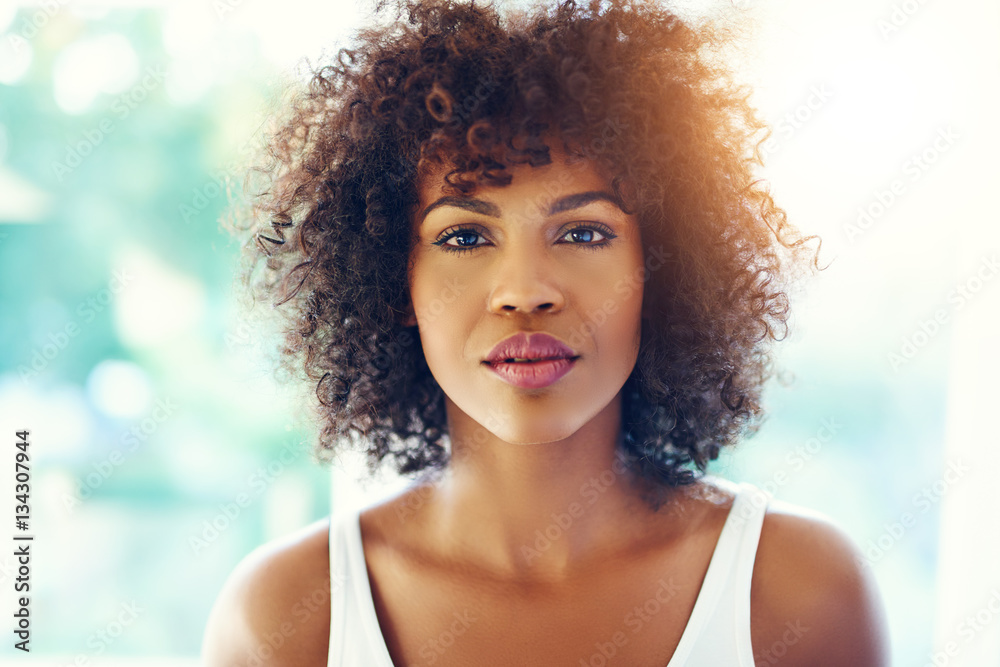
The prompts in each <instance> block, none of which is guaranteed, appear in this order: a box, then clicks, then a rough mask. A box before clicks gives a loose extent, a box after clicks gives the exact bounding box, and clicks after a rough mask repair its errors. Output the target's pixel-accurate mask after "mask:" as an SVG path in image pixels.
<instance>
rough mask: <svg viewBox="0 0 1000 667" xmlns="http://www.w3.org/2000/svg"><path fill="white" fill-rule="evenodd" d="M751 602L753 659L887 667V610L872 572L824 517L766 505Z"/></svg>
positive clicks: (782, 505) (777, 503)
mask: <svg viewBox="0 0 1000 667" xmlns="http://www.w3.org/2000/svg"><path fill="white" fill-rule="evenodd" d="M751 600H752V607H753V610H752V626H753V635H754V653H755V655H762V656H763V655H764V653H765V652H770V654H771V655H773V656H774V658H775V659H776V658H777V657H781V664H782V665H788V666H794V665H816V664H823V665H830V666H837V665H845V666H846V665H850V666H851V667H884V666H885V665H888V664H889V647H888V629H887V621H886V616H885V609H884V605H883V602H882V598H881V596H880V594H879V591H878V588H877V585H876V583H875V579H874V576H873V573H872V570H871V568H870V566H869V565H868V564H867V561H866V560H865V559H864V557H863V555H862V554H861V552H860V550H859V549H858V547H857V546H856V545H855V544H854V542H853V541H852V540H851V538H850V537H849V536H848V535H847V534H846V533H845V532H844V530H843V529H842V528H841V527H840V526H838V525H837V524H836V523H835V522H834V521H833V520H832V519H831V518H829V517H828V516H826V515H824V514H822V513H819V512H815V511H813V510H809V509H805V508H803V507H799V506H797V505H793V504H790V503H786V502H782V501H778V500H771V502H770V503H769V505H768V509H767V513H766V514H765V516H764V522H763V526H762V528H761V534H760V542H759V544H758V547H757V556H756V559H755V562H754V570H753V579H752V583H751ZM764 657H765V658H766V656H764Z"/></svg>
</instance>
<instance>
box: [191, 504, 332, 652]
mask: <svg viewBox="0 0 1000 667" xmlns="http://www.w3.org/2000/svg"><path fill="white" fill-rule="evenodd" d="M329 526H330V522H329V519H328V518H327V519H321V520H319V521H316V522H314V523H312V524H310V525H308V526H306V527H304V528H302V529H300V530H298V531H296V532H294V533H292V534H290V535H288V536H286V537H282V538H280V539H277V540H273V541H271V542H268V543H267V544H263V545H261V546H259V547H257V548H256V549H254V550H253V551H252V552H251V553H250V554H248V555H247V556H246V557H245V558H244V559H243V560H242V561H240V563H239V564H238V565H237V566H236V568H235V569H234V570H233V572H232V573H231V574H230V575H229V578H228V579H227V580H226V583H225V584H224V585H223V587H222V591H221V592H220V593H219V596H218V598H217V599H216V601H215V605H214V606H213V608H212V612H211V614H210V615H209V618H208V623H207V624H206V627H205V635H204V638H203V641H202V652H201V655H202V664H204V665H206V667H230V666H232V667H235V666H236V665H240V666H241V667H242V666H243V665H247V664H253V665H260V666H261V667H267V666H272V667H276V666H279V665H281V666H284V665H325V664H326V659H327V651H328V645H329V639H330V638H329V629H330V568H329Z"/></svg>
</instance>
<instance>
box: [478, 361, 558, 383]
mask: <svg viewBox="0 0 1000 667" xmlns="http://www.w3.org/2000/svg"><path fill="white" fill-rule="evenodd" d="M575 363H576V359H547V360H545V361H532V362H522V363H497V364H489V363H488V364H486V365H487V366H489V367H490V369H491V370H492V371H493V372H494V373H496V374H497V375H499V376H500V379H501V380H503V381H504V382H506V383H507V384H512V385H514V386H515V387H522V388H524V389H538V388H540V387H547V386H549V385H550V384H552V383H553V382H555V381H556V380H558V379H559V378H561V377H562V376H563V375H566V373H568V372H569V370H570V369H571V368H573V364H575Z"/></svg>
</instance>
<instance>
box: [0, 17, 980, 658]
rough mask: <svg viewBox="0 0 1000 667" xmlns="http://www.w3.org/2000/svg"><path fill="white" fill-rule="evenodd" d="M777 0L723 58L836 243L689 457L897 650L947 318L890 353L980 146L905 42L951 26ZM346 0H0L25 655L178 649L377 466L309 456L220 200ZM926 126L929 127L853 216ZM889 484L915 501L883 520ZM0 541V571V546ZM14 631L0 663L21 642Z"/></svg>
mask: <svg viewBox="0 0 1000 667" xmlns="http://www.w3.org/2000/svg"><path fill="white" fill-rule="evenodd" d="M716 4H718V3H716ZM723 4H724V3H723ZM779 5H780V7H779V9H780V10H781V12H783V13H780V12H779V11H778V9H770V10H768V11H769V12H773V13H767V12H765V11H764V10H761V12H762V13H761V14H760V16H763V17H765V19H766V20H765V21H763V23H764V25H765V26H766V27H765V28H761V35H760V36H759V37H758V38H757V44H758V46H757V47H756V51H754V52H753V58H749V57H748V59H747V61H746V63H744V64H745V65H746V67H747V68H748V69H747V76H748V77H749V78H750V80H751V81H752V82H753V83H754V85H755V86H756V92H755V95H756V99H757V100H758V103H759V106H760V107H761V109H762V110H763V114H764V116H765V118H767V119H768V120H770V121H771V122H772V123H774V124H775V126H776V127H777V128H778V131H777V132H776V134H775V138H776V141H775V143H772V144H771V145H770V148H769V149H768V152H769V153H770V154H769V155H768V165H769V166H768V170H769V171H768V172H767V175H768V177H769V178H770V179H771V180H772V182H773V183H774V185H775V196H776V197H777V199H778V201H779V202H781V203H783V204H784V205H785V206H786V208H787V209H788V211H789V213H790V215H791V219H792V221H793V223H796V224H800V225H801V227H802V228H803V229H804V230H805V231H806V232H808V233H819V234H820V235H821V236H823V237H824V246H823V255H822V257H821V263H823V264H826V263H829V262H830V260H831V259H834V258H835V261H834V262H833V265H832V266H831V268H830V269H828V270H827V271H825V272H824V273H823V274H821V275H820V276H819V277H818V278H816V279H815V280H814V281H813V282H811V283H810V284H809V285H808V289H807V291H806V292H804V293H803V294H801V295H798V296H797V297H796V299H797V300H796V301H795V302H794V303H793V306H794V307H795V308H796V310H795V318H794V319H793V323H792V324H793V333H792V336H791V337H790V338H789V339H788V340H787V341H786V342H785V343H783V344H782V346H781V348H780V349H781V350H782V352H781V354H780V358H779V361H780V363H781V366H782V368H783V369H784V370H783V378H784V379H785V380H786V382H784V383H774V384H773V385H772V386H771V388H770V389H769V393H768V394H767V407H768V408H769V411H770V415H771V416H770V418H769V420H768V422H767V423H766V424H765V426H764V428H763V430H762V432H761V433H760V435H758V436H757V437H755V438H753V439H752V440H749V441H748V442H746V443H745V444H744V445H743V446H742V447H741V448H739V449H738V450H736V451H735V452H733V453H727V454H726V455H725V456H724V457H723V459H722V460H720V461H719V463H718V465H717V466H716V468H715V470H716V472H717V473H718V474H720V475H722V476H726V477H729V478H731V479H734V480H741V479H746V480H750V481H753V482H755V483H758V484H759V485H762V486H764V487H765V488H767V489H768V490H770V491H772V492H773V493H774V494H775V495H776V497H778V498H780V499H784V500H788V501H790V502H794V503H799V504H801V505H803V506H806V507H810V508H813V509H816V510H819V511H822V512H824V513H826V514H827V515H829V516H831V517H832V518H834V519H835V520H837V521H838V522H840V523H841V524H842V525H843V526H844V527H845V529H846V530H847V531H848V532H849V533H850V535H851V536H852V537H853V538H854V539H855V540H856V542H857V543H858V544H859V545H860V546H861V547H862V550H863V551H865V553H866V554H867V556H868V557H869V560H870V565H871V566H872V567H873V569H874V571H875V573H876V576H877V578H878V581H879V585H880V586H881V587H882V592H883V596H884V597H885V599H886V603H887V607H888V610H889V614H890V622H891V630H892V641H893V649H894V653H895V656H896V658H897V664H900V665H903V664H923V663H922V662H921V661H925V660H926V659H927V658H926V656H927V655H928V653H929V651H930V650H931V641H932V632H931V631H932V625H933V613H934V612H933V601H934V595H935V590H934V589H935V577H936V566H937V554H938V536H939V531H938V511H939V502H938V501H939V500H940V499H941V497H942V494H940V493H938V494H937V495H936V496H934V498H933V501H934V502H931V503H929V504H928V509H927V510H926V512H923V511H921V509H920V506H918V505H917V504H916V503H915V500H914V499H915V498H916V497H917V496H918V495H919V494H920V493H922V492H923V491H925V490H926V489H928V488H930V489H933V485H934V484H935V482H938V483H939V488H940V479H941V476H942V471H943V470H944V467H945V466H944V463H943V461H944V438H945V436H944V433H945V425H946V420H945V415H946V410H945V407H946V401H945V399H946V394H947V386H948V383H947V374H948V370H949V367H948V351H949V345H950V342H951V333H952V332H951V329H950V327H949V326H948V325H943V326H941V327H940V328H939V330H937V331H936V332H935V334H934V335H933V336H931V338H930V339H929V341H925V343H924V344H921V345H920V346H919V350H917V354H915V355H914V356H913V357H912V358H906V359H905V361H904V362H903V363H901V364H894V363H893V362H891V361H890V356H889V355H890V353H892V352H898V351H899V350H900V349H902V346H903V345H904V344H905V341H906V340H911V339H913V335H914V332H916V331H918V330H919V327H920V324H921V322H923V321H925V320H926V319H927V318H928V317H929V316H930V314H931V313H933V312H934V310H935V308H938V307H949V308H950V307H951V306H949V303H950V302H949V299H948V297H949V295H951V294H953V292H954V289H955V287H956V285H957V284H959V282H960V281H962V280H965V278H964V277H963V274H961V273H960V272H959V271H958V270H957V268H956V266H957V264H956V262H957V259H956V258H958V257H959V256H960V254H961V252H962V248H963V247H965V246H963V234H962V233H957V232H955V231H952V232H950V233H949V232H948V231H947V229H943V228H942V225H941V224H940V221H941V220H942V216H943V215H945V211H946V210H947V204H946V202H947V200H949V198H950V196H951V194H950V193H954V192H956V190H955V188H958V187H960V185H959V184H961V183H963V182H967V179H966V175H967V174H968V173H969V170H970V167H969V164H978V163H975V162H974V161H972V162H969V161H970V160H973V158H972V157H971V156H972V155H973V153H972V151H973V149H974V147H975V143H976V142H975V141H969V140H968V139H969V135H968V128H969V127H971V126H972V125H973V123H974V122H975V118H976V117H975V116H974V115H973V112H972V111H970V110H972V109H978V108H979V107H978V106H977V105H976V104H974V102H975V101H976V100H975V98H974V95H973V94H972V93H970V92H968V91H969V90H971V88H968V89H967V88H965V87H963V85H962V79H961V77H959V78H956V76H955V75H953V72H954V71H957V70H958V69H959V68H954V67H952V66H951V65H952V64H953V63H955V62H958V59H961V58H963V57H965V56H964V55H963V54H962V53H958V55H955V56H954V58H955V59H956V60H953V61H948V60H942V59H941V58H940V57H938V56H937V55H935V54H934V53H928V52H927V50H926V49H925V46H926V45H927V44H929V43H931V42H932V40H934V39H943V38H942V37H941V34H944V35H945V36H951V37H954V38H955V39H956V40H958V39H960V38H961V36H962V34H963V33H961V31H960V29H959V27H958V24H957V22H949V21H950V20H951V16H952V15H951V14H949V13H947V12H946V11H945V10H942V9H939V8H935V7H928V8H926V9H922V10H921V13H920V14H918V15H916V16H914V17H913V18H912V20H910V19H908V20H907V23H906V25H903V26H902V27H901V28H900V31H902V32H903V34H901V35H899V36H898V37H897V36H896V35H895V34H890V35H889V36H888V37H887V36H886V35H885V34H884V30H880V24H879V21H880V20H884V19H885V17H887V16H890V14H891V11H892V5H891V3H879V4H878V5H877V6H876V5H873V4H871V3H868V4H865V3H860V2H851V3H847V4H845V5H844V7H842V8H841V13H840V14H828V13H826V12H825V10H824V13H823V14H822V15H820V14H818V13H817V12H815V11H813V10H808V9H806V8H794V6H793V5H792V4H791V3H779ZM932 12H939V13H938V14H932ZM357 15H358V9H357V8H356V7H353V6H350V7H349V6H347V5H341V6H339V7H333V6H331V7H325V8H322V9H319V8H314V7H309V6H308V5H307V4H305V3H298V4H292V5H287V6H285V5H282V7H275V6H266V5H264V4H263V3H259V2H252V1H251V0H246V1H245V2H240V0H232V1H230V0H225V1H220V2H209V1H208V0H206V1H205V2H178V3H176V4H169V5H168V4H166V3H163V4H159V3H151V4H149V5H148V6H141V5H140V6H130V5H129V4H128V3H126V4H125V5H119V6H98V5H94V4H86V3H73V2H66V3H55V2H53V3H42V4H34V5H11V4H4V5H3V6H2V9H0V341H2V343H3V344H2V345H0V410H2V413H0V416H2V417H3V419H0V426H2V427H3V428H4V429H5V431H4V438H9V437H11V435H10V434H11V432H12V431H13V430H14V429H16V428H23V427H27V428H30V429H31V430H32V437H33V443H32V448H31V454H32V485H33V486H32V524H33V532H34V533H35V534H36V542H35V543H34V547H33V548H34V549H35V552H34V560H33V566H32V567H33V570H32V577H33V582H32V585H33V593H34V597H33V602H32V605H33V606H32V610H33V614H34V617H33V624H34V625H33V627H34V632H33V644H32V645H33V652H32V655H31V656H30V660H29V661H30V662H31V663H32V664H34V662H35V661H38V662H39V663H41V662H45V661H47V662H46V664H50V663H52V664H54V663H55V662H58V664H69V663H70V662H71V661H72V660H73V659H76V658H78V657H79V656H84V657H85V658H87V659H88V660H91V661H95V662H94V664H100V661H101V660H105V659H108V658H113V657H115V656H127V657H128V660H129V661H130V662H129V664H139V662H137V661H138V659H139V657H140V656H141V657H146V658H148V657H161V658H174V659H177V660H178V661H179V664H180V662H182V661H183V660H192V659H193V658H194V657H195V656H196V655H197V653H198V650H199V646H200V641H201V633H202V629H203V627H204V624H205V620H206V618H207V614H208V611H209V609H210V607H211V604H212V601H213V600H214V598H215V596H216V594H217V593H218V591H219V589H220V587H221V586H222V583H223V581H224V580H225V578H226V576H227V575H228V574H229V572H230V571H231V570H232V568H233V566H234V565H235V564H236V563H237V562H238V561H239V559H240V558H242V557H243V556H244V555H245V554H246V553H248V552H249V551H250V550H251V549H252V548H253V547H254V546H256V545H258V544H261V543H263V542H265V541H267V540H270V539H273V538H275V537H278V536H281V535H284V534H287V533H288V532H290V531H291V530H294V529H296V528H298V527H301V526H303V525H305V524H307V523H309V522H311V521H314V520H316V519H319V518H321V517H323V516H325V515H326V514H328V513H329V511H330V504H331V493H333V494H334V497H335V498H337V499H338V501H337V502H352V501H354V500H359V499H361V498H370V497H374V495H377V494H378V493H381V492H383V491H381V490H380V487H377V486H373V487H371V488H368V489H367V490H366V489H365V488H361V487H355V486H353V485H352V483H351V481H350V477H351V474H345V475H341V476H339V477H332V476H331V472H330V470H329V469H328V468H324V467H323V466H321V465H319V464H317V463H316V462H314V461H313V460H312V459H311V458H310V454H309V450H310V442H309V438H310V433H309V430H308V427H307V424H306V423H305V421H304V419H303V417H302V408H301V406H302V405H303V400H304V399H303V397H302V395H301V394H300V393H298V390H296V389H295V388H291V387H286V386H283V385H280V384H276V383H275V382H274V381H273V379H272V377H271V370H270V366H269V365H268V361H267V358H268V354H269V353H270V350H272V349H273V348H275V347H276V343H275V339H274V338H273V333H272V332H269V331H268V330H267V329H266V328H263V327H262V326H261V325H260V324H259V323H250V322H249V321H246V320H244V319H243V318H242V316H241V315H240V313H239V311H238V309H237V295H236V294H235V293H234V275H235V269H236V260H237V257H238V254H239V248H238V245H237V243H236V242H235V241H234V240H233V239H232V238H231V237H230V236H229V235H228V234H227V232H226V231H225V230H224V229H223V227H222V226H221V225H220V222H219V218H220V216H221V215H223V214H224V212H225V211H226V210H227V206H228V205H229V203H230V197H231V196H236V197H238V195H239V191H240V187H241V181H242V176H243V174H242V168H243V166H244V164H245V160H246V157H247V155H248V154H249V147H250V146H251V145H252V142H253V140H254V138H255V137H257V136H258V134H259V129H260V127H261V126H262V124H264V123H265V121H266V119H267V117H268V115H269V114H270V113H273V112H274V111H275V110H276V109H278V108H280V104H281V100H282V96H283V95H284V91H285V90H286V88H287V86H288V85H289V84H290V83H291V82H292V81H294V80H295V78H296V77H297V76H301V72H302V69H301V67H300V68H299V69H298V70H296V67H297V65H296V63H298V62H299V61H298V59H299V58H300V57H301V56H302V55H310V56H316V55H318V54H319V53H320V52H321V51H322V49H331V48H332V47H333V46H335V43H336V42H337V40H340V39H343V37H344V35H346V34H347V31H348V29H349V28H350V27H351V26H352V25H354V22H356V20H357ZM935 35H936V36H935ZM890 39H891V40H896V41H894V42H890ZM782 40H783V41H782ZM851 40H853V41H851ZM845 42H850V43H853V44H856V46H855V47H854V50H853V51H850V52H845V51H844V50H843V49H841V48H839V47H838V46H836V45H841V44H843V43H845ZM805 44H809V50H807V51H803V50H800V51H798V52H797V53H792V49H795V48H798V49H804V48H805V47H804V46H803V45H805ZM961 76H965V77H968V78H969V79H972V78H975V77H976V76H978V75H977V74H975V73H974V72H973V73H968V72H967V73H965V74H963V75H961ZM928 81H931V84H932V85H931V84H928ZM819 85H825V86H827V87H828V90H829V95H827V96H826V97H823V99H821V100H819V99H818V98H817V97H816V95H815V91H816V86H819ZM803 109H806V111H805V112H804V111H803ZM975 113H979V112H978V111H976V112H975ZM949 125H955V126H956V127H959V128H960V129H961V132H959V136H960V140H959V141H957V142H956V143H955V146H954V147H953V148H952V147H950V146H949V147H948V148H947V149H946V150H947V154H944V152H941V154H940V155H939V156H938V157H939V158H940V161H939V163H938V164H936V165H935V166H933V167H932V168H928V169H927V170H926V172H925V173H924V172H921V173H920V176H921V178H922V180H921V182H920V183H919V184H914V185H913V186H912V187H910V189H909V191H908V192H907V193H905V196H902V195H901V196H900V197H899V198H898V201H897V202H894V204H893V205H892V207H891V210H889V211H887V212H885V213H884V215H882V214H880V215H879V216H877V218H878V219H877V221H876V223H875V224H873V225H872V226H871V227H870V228H867V229H865V230H864V233H863V234H861V235H860V238H857V237H855V236H853V235H852V234H851V233H850V232H849V231H848V230H847V226H848V225H849V224H850V223H852V222H855V223H856V221H857V218H858V216H859V210H862V209H870V207H871V203H872V202H873V201H877V197H878V195H879V193H881V192H883V191H884V190H885V189H886V188H888V187H889V184H890V182H891V181H892V180H893V179H894V178H897V177H902V176H903V174H904V173H905V172H903V171H902V169H903V164H904V161H905V160H906V159H907V158H908V157H909V156H911V155H912V154H920V153H921V151H925V150H926V149H927V147H928V146H932V145H933V142H934V140H935V137H936V136H937V132H938V131H939V130H940V129H941V128H943V127H945V126H949ZM939 145H940V144H939ZM963 161H964V162H963ZM971 169H972V170H973V171H975V169H976V167H972V168H971ZM956 224H959V223H956ZM954 229H955V228H953V230H954ZM966 245H967V244H966ZM983 289H992V290H995V286H992V285H986V286H985V287H984V288H983ZM981 305H982V304H981V303H977V302H975V301H972V302H971V306H970V308H969V310H972V309H974V308H976V307H980V306H981ZM952 312H954V311H949V313H952ZM348 469H350V468H348ZM338 474H339V473H338ZM332 479H336V480H337V481H336V482H335V483H331V480H332ZM387 483H392V480H391V479H390V478H387ZM7 488H8V486H7V477H6V476H5V480H4V489H5V490H6V489H7ZM945 492H946V490H945ZM6 495H8V494H5V496H6ZM237 499H240V503H242V504H238V503H237ZM352 499H353V500H352ZM244 501H245V502H244ZM4 502H9V498H5V499H4ZM907 511H909V512H913V513H914V514H915V515H916V517H917V519H916V523H915V525H913V526H912V527H909V528H908V529H907V531H906V532H905V534H904V535H903V536H901V537H899V538H893V539H892V540H890V541H888V542H887V541H886V539H885V536H886V530H887V529H886V525H887V524H891V523H892V522H894V521H897V520H898V517H899V516H900V514H901V513H902V512H907ZM5 512H6V510H5ZM5 516H9V514H5ZM880 539H881V540H882V542H881V543H880V542H879V540H880ZM879 544H881V545H882V546H881V547H880V546H879ZM883 547H884V548H883ZM7 551H9V550H8V549H6V548H5V549H4V552H5V553H6V552H7ZM0 565H2V572H0V585H2V586H3V589H4V598H5V599H6V598H7V597H8V593H9V591H10V588H11V577H12V574H13V572H14V561H13V559H12V557H11V556H10V555H7V556H5V557H3V558H2V559H0ZM130 609H132V610H140V611H138V612H137V613H135V614H134V615H133V616H130V615H129V614H128V613H124V612H123V610H124V611H125V612H127V611H128V610H130ZM123 613H124V615H123ZM8 618H9V617H8ZM123 618H129V619H131V620H129V621H128V623H126V624H123V625H116V622H117V623H119V624H121V623H123V621H122V620H121V619H123ZM4 632H5V633H6V632H7V630H4ZM112 635H114V636H112ZM11 643H12V642H4V644H3V646H2V647H0V659H2V660H4V661H5V663H6V662H8V661H12V660H13V659H14V658H20V657H23V656H21V655H20V654H19V652H16V651H14V650H13V648H12V646H11ZM12 664H13V663H12ZM162 664H167V663H162Z"/></svg>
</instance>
